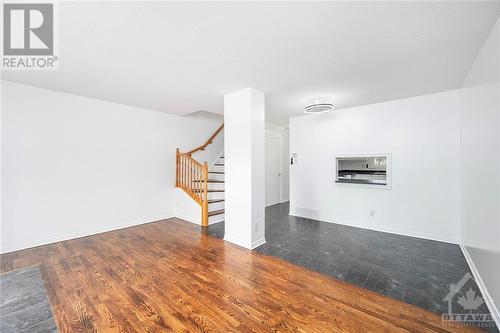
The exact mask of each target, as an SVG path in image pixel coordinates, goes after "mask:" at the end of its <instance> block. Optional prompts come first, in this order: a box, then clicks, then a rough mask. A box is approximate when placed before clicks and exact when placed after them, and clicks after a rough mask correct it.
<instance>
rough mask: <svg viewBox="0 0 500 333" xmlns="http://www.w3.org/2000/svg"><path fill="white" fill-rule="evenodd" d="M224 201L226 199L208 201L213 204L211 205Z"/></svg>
mask: <svg viewBox="0 0 500 333" xmlns="http://www.w3.org/2000/svg"><path fill="white" fill-rule="evenodd" d="M222 201H224V199H212V200H208V203H209V204H211V203H216V202H222Z"/></svg>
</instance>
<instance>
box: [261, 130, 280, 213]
mask: <svg viewBox="0 0 500 333" xmlns="http://www.w3.org/2000/svg"><path fill="white" fill-rule="evenodd" d="M265 141H266V152H265V158H266V161H265V165H266V198H265V200H266V207H267V206H271V205H275V204H278V203H280V202H281V138H279V137H273V136H266V139H265Z"/></svg>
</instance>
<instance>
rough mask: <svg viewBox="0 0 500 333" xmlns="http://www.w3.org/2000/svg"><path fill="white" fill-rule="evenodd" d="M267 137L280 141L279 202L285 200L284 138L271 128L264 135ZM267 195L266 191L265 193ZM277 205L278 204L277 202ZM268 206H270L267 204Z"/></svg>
mask: <svg viewBox="0 0 500 333" xmlns="http://www.w3.org/2000/svg"><path fill="white" fill-rule="evenodd" d="M266 139H277V140H278V142H279V170H280V181H279V184H280V186H279V202H278V203H282V202H283V165H282V157H283V156H282V148H281V146H282V145H283V138H282V137H281V135H278V134H276V133H274V132H273V131H269V130H266V134H265V137H264V140H266ZM264 144H265V141H264ZM264 149H265V147H264ZM265 167H266V161H264V168H265ZM264 195H265V193H264ZM275 205H276V204H275ZM269 206H272V205H269ZM266 207H268V206H266Z"/></svg>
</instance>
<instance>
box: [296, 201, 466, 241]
mask: <svg viewBox="0 0 500 333" xmlns="http://www.w3.org/2000/svg"><path fill="white" fill-rule="evenodd" d="M289 214H290V215H291V216H296V217H304V218H307V219H311V220H316V221H321V222H327V223H335V224H341V225H347V226H350V227H354V228H360V229H366V230H373V231H380V232H386V233H389V234H395V235H402V236H408V237H416V238H423V239H428V240H433V241H438V242H445V243H452V244H460V241H459V240H458V239H454V238H449V237H444V236H440V235H431V234H426V233H421V232H416V231H409V230H395V229H390V228H376V227H372V226H366V225H356V224H352V223H345V222H341V221H337V220H335V221H333V220H331V219H329V218H326V217H324V216H313V215H310V216H309V215H308V214H297V213H296V212H295V211H294V210H293V209H292V208H290V213H289Z"/></svg>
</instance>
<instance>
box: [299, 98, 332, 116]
mask: <svg viewBox="0 0 500 333" xmlns="http://www.w3.org/2000/svg"><path fill="white" fill-rule="evenodd" d="M333 109H334V106H333V104H332V103H328V102H326V101H325V100H324V99H323V98H316V99H314V100H313V103H312V104H309V105H308V106H306V107H305V108H304V112H305V113H323V112H328V111H332V110H333Z"/></svg>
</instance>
